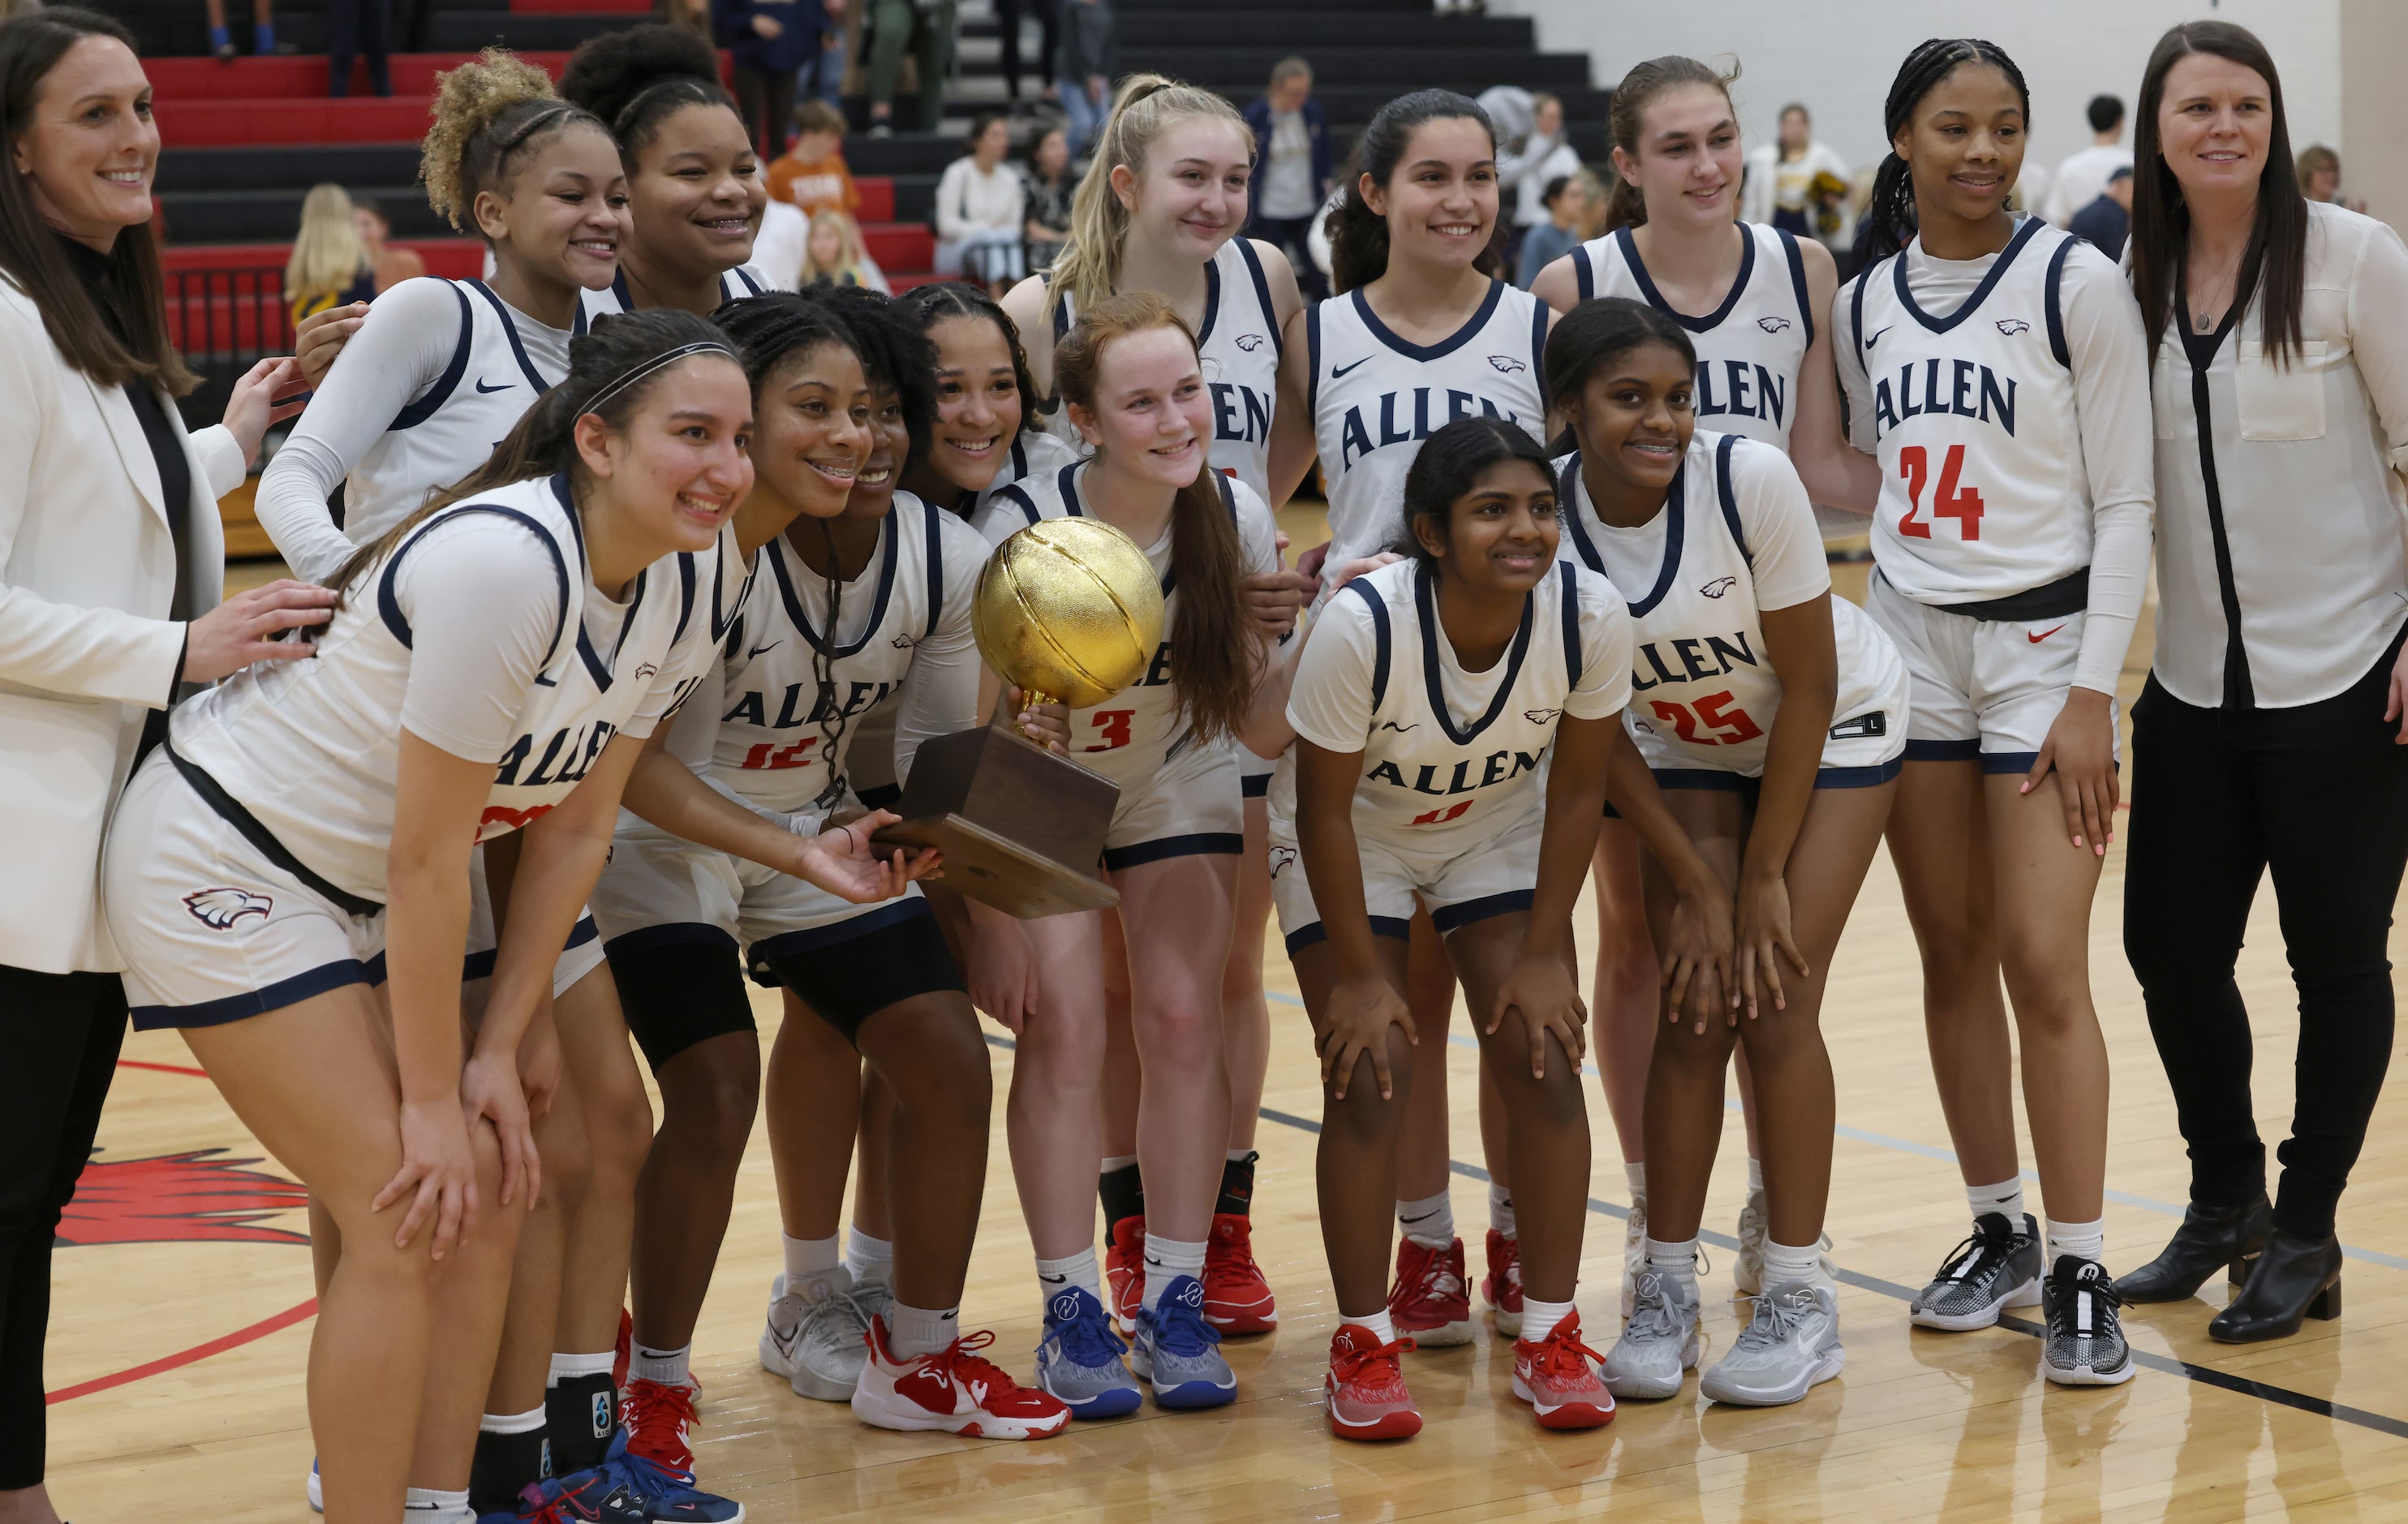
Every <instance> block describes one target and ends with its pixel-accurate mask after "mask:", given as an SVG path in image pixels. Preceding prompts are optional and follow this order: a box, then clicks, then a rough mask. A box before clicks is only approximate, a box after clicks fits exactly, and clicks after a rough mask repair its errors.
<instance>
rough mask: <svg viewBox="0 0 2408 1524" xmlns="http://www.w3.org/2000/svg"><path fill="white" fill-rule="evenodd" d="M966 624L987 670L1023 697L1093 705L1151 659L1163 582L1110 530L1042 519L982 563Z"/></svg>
mask: <svg viewBox="0 0 2408 1524" xmlns="http://www.w3.org/2000/svg"><path fill="white" fill-rule="evenodd" d="M970 628H971V631H972V632H973V633H974V634H975V635H976V636H977V638H978V645H979V651H980V653H981V654H983V655H984V656H985V657H986V660H987V665H988V666H990V667H992V668H994V669H996V671H997V672H999V673H1001V674H1002V675H1003V676H1004V678H1005V679H1006V680H1007V681H1009V682H1011V683H1014V684H1015V685H1017V686H1018V687H1019V688H1020V689H1021V691H1022V692H1023V693H1025V694H1029V695H1042V696H1044V697H1048V698H1055V699H1059V700H1061V701H1062V702H1063V703H1065V704H1067V705H1068V706H1069V707H1070V708H1072V709H1090V708H1093V707H1094V706H1095V705H1097V704H1100V703H1102V702H1103V701H1104V700H1105V699H1107V698H1110V697H1111V696H1112V695H1114V694H1116V693H1118V692H1120V691H1121V690H1122V689H1123V688H1125V687H1127V686H1128V685H1129V684H1130V683H1134V682H1136V681H1137V680H1138V678H1139V677H1140V676H1141V675H1142V674H1143V673H1144V671H1145V669H1146V664H1147V663H1148V662H1151V661H1152V660H1153V659H1154V648H1155V647H1156V646H1157V645H1159V644H1160V643H1161V640H1162V584H1161V582H1158V581H1156V580H1155V577H1154V567H1153V565H1152V563H1150V562H1148V561H1147V560H1146V558H1145V553H1144V552H1143V551H1141V550H1140V549H1138V546H1137V541H1135V540H1133V539H1129V537H1128V536H1126V535H1125V534H1123V533H1121V531H1119V530H1118V529H1115V528H1113V527H1112V526H1111V525H1108V524H1099V523H1097V521H1096V520H1094V519H1047V520H1045V521H1044V522H1043V523H1040V524H1032V525H1029V526H1028V527H1027V528H1025V529H1023V530H1021V531H1020V532H1019V533H1018V534H1015V535H1013V536H1012V537H1011V539H1007V540H1005V541H1004V542H1003V543H1002V544H1000V545H998V546H996V549H995V554H992V555H990V556H988V557H987V562H986V569H985V570H984V571H982V572H981V573H980V574H979V584H978V597H977V600H976V602H975V603H974V604H973V606H972V608H971V611H970ZM1030 701H1031V702H1035V701H1037V700H1036V699H1035V698H1033V697H1032V698H1031V700H1030Z"/></svg>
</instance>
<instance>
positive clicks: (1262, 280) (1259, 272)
mask: <svg viewBox="0 0 2408 1524" xmlns="http://www.w3.org/2000/svg"><path fill="white" fill-rule="evenodd" d="M1230 241H1231V242H1233V243H1235V244H1236V245H1237V246H1238V254H1239V257H1240V258H1241V259H1243V260H1244V261H1245V262H1246V273H1247V274H1248V275H1251V276H1253V277H1254V302H1255V305H1256V306H1258V307H1260V308H1261V309H1262V312H1263V322H1264V323H1266V324H1267V325H1268V326H1269V328H1270V331H1271V353H1273V354H1274V355H1276V354H1280V353H1283V352H1284V350H1285V346H1286V336H1285V335H1283V334H1282V333H1281V332H1280V323H1279V314H1278V313H1277V312H1274V311H1272V310H1271V282H1270V278H1269V276H1267V275H1265V274H1263V256H1262V255H1260V254H1258V253H1256V252H1254V242H1253V240H1252V239H1250V238H1248V237H1246V236H1245V235H1244V234H1242V233H1240V234H1239V235H1238V236H1237V237H1235V238H1233V239H1231V240H1230Z"/></svg>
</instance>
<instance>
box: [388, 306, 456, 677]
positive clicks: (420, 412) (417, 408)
mask: <svg viewBox="0 0 2408 1524" xmlns="http://www.w3.org/2000/svg"><path fill="white" fill-rule="evenodd" d="M448 283H449V284H450V286H451V287H452V296H453V297H454V298H456V299H457V300H458V301H459V303H460V341H459V342H458V343H456V344H454V345H452V363H451V364H450V365H448V366H445V367H443V374H442V375H440V376H437V378H436V379H435V384H434V385H433V386H431V387H428V388H427V391H426V395H424V396H423V397H420V398H419V399H418V400H417V401H415V402H413V403H411V404H410V405H409V407H407V408H404V409H402V410H401V411H399V412H397V413H394V415H393V422H392V423H390V424H386V425H385V427H386V428H387V430H393V429H404V428H416V427H417V426H418V425H419V424H423V423H424V422H426V421H427V420H428V419H430V418H432V417H434V416H435V415H436V413H437V411H439V410H441V409H442V407H443V404H445V403H446V402H449V401H451V400H452V393H453V392H455V391H457V390H459V386H460V378H461V377H463V376H465V375H466V374H467V373H468V351H469V349H470V348H471V347H472V346H473V345H474V344H475V342H476V338H477V315H476V313H475V312H473V311H471V310H469V308H468V294H467V292H466V291H465V290H463V289H462V288H461V285H460V282H459V281H457V280H453V281H450V282H448ZM403 643H404V644H408V643H409V642H407V641H404V642H403Z"/></svg>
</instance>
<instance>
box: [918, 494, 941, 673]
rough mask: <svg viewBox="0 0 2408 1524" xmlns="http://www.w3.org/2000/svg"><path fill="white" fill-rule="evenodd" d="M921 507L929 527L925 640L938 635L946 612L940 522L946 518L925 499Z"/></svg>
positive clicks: (922, 520) (923, 519) (925, 522)
mask: <svg viewBox="0 0 2408 1524" xmlns="http://www.w3.org/2000/svg"><path fill="white" fill-rule="evenodd" d="M920 507H921V508H922V509H923V510H925V513H924V516H923V518H922V519H921V522H922V523H923V524H924V525H926V526H927V535H928V548H927V551H926V553H925V554H926V555H927V557H928V627H927V628H926V629H925V630H923V631H921V632H920V633H921V636H922V638H923V639H925V638H926V637H928V636H932V635H934V634H936V633H937V623H938V621H939V619H941V618H943V617H944V612H945V526H944V525H942V524H940V523H939V522H938V520H939V519H940V518H942V517H943V516H944V510H942V509H940V508H939V507H938V506H937V505H936V504H934V503H932V502H929V501H927V500H926V499H925V498H923V499H921V502H920Z"/></svg>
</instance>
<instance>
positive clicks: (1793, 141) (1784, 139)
mask: <svg viewBox="0 0 2408 1524" xmlns="http://www.w3.org/2000/svg"><path fill="white" fill-rule="evenodd" d="M1847 199H1848V165H1847V162H1846V161H1845V160H1843V159H1842V158H1841V157H1840V156H1839V155H1838V154H1837V153H1834V152H1832V151H1831V150H1830V149H1829V148H1828V147H1827V146H1826V145H1824V144H1821V143H1818V142H1816V141H1814V119H1813V117H1812V116H1810V115H1808V114H1807V111H1806V108H1805V107H1803V106H1801V105H1799V104H1798V103H1797V102H1796V101H1792V102H1790V103H1789V104H1788V105H1787V106H1785V107H1783V108H1781V130H1780V132H1779V134H1778V135H1777V136H1776V137H1774V139H1773V140H1772V141H1771V142H1770V143H1765V144H1762V145H1760V146H1758V147H1757V148H1756V149H1754V150H1752V151H1750V152H1749V153H1748V156H1747V182H1746V184H1745V185H1744V186H1743V187H1742V190H1741V192H1740V218H1741V220H1742V221H1743V222H1750V223H1771V224H1772V225H1773V226H1774V227H1777V228H1780V229H1782V230H1783V231H1785V232H1787V233H1792V234H1795V235H1796V236H1798V237H1801V238H1819V239H1821V240H1822V241H1823V242H1824V243H1825V244H1826V245H1828V246H1830V247H1832V248H1834V249H1837V248H1841V247H1844V246H1845V245H1846V243H1847V242H1848V239H1847V237H1845V236H1844V235H1845V234H1846V233H1847V232H1848V231H1849V229H1848V219H1847V210H1846V208H1847Z"/></svg>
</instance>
